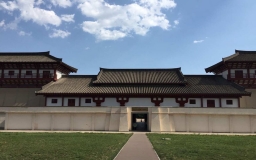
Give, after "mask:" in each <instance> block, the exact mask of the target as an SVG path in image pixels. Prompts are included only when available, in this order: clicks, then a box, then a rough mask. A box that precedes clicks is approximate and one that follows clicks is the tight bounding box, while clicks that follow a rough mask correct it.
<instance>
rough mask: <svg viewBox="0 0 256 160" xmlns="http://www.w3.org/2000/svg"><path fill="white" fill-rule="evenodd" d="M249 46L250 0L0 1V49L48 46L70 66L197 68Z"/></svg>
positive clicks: (252, 30)
mask: <svg viewBox="0 0 256 160" xmlns="http://www.w3.org/2000/svg"><path fill="white" fill-rule="evenodd" d="M235 49H238V50H256V1H255V0H244V1H241V0H227V1H223V0H215V1H205V0H189V1H184V0H175V1H172V0H2V1H1V0H0V52H41V51H50V53H51V54H52V55H53V56H56V57H59V58H63V61H64V62H65V63H67V64H69V65H71V66H73V67H76V68H78V74H97V73H98V72H99V68H100V67H102V68H177V67H181V69H182V72H183V73H184V74H205V71H204V69H205V68H206V67H209V66H211V65H213V64H215V63H217V62H219V61H220V60H221V58H223V57H226V56H229V55H231V54H233V53H234V52H235Z"/></svg>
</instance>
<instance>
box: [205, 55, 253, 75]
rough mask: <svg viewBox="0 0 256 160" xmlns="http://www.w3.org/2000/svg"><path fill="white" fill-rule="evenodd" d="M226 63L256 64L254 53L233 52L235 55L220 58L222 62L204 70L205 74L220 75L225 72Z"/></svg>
mask: <svg viewBox="0 0 256 160" xmlns="http://www.w3.org/2000/svg"><path fill="white" fill-rule="evenodd" d="M226 62H254V63H255V62H256V51H241V50H235V54H232V55H230V56H228V57H225V58H222V61H220V62H218V63H216V64H214V65H212V66H210V67H208V68H205V71H206V72H214V73H216V74H217V73H221V72H223V70H226V69H227V67H226V65H225V63H226Z"/></svg>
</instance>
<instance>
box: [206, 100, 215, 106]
mask: <svg viewBox="0 0 256 160" xmlns="http://www.w3.org/2000/svg"><path fill="white" fill-rule="evenodd" d="M207 107H215V100H207Z"/></svg>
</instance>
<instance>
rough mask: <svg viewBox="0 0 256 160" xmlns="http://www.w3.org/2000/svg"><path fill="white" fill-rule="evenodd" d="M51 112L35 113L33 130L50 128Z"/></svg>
mask: <svg viewBox="0 0 256 160" xmlns="http://www.w3.org/2000/svg"><path fill="white" fill-rule="evenodd" d="M51 120H52V115H51V114H35V115H34V123H32V124H33V126H32V127H33V129H34V130H50V129H51Z"/></svg>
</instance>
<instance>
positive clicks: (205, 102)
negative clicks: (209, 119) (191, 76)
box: [203, 98, 220, 107]
mask: <svg viewBox="0 0 256 160" xmlns="http://www.w3.org/2000/svg"><path fill="white" fill-rule="evenodd" d="M207 100H215V107H220V102H219V98H203V107H207Z"/></svg>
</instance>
